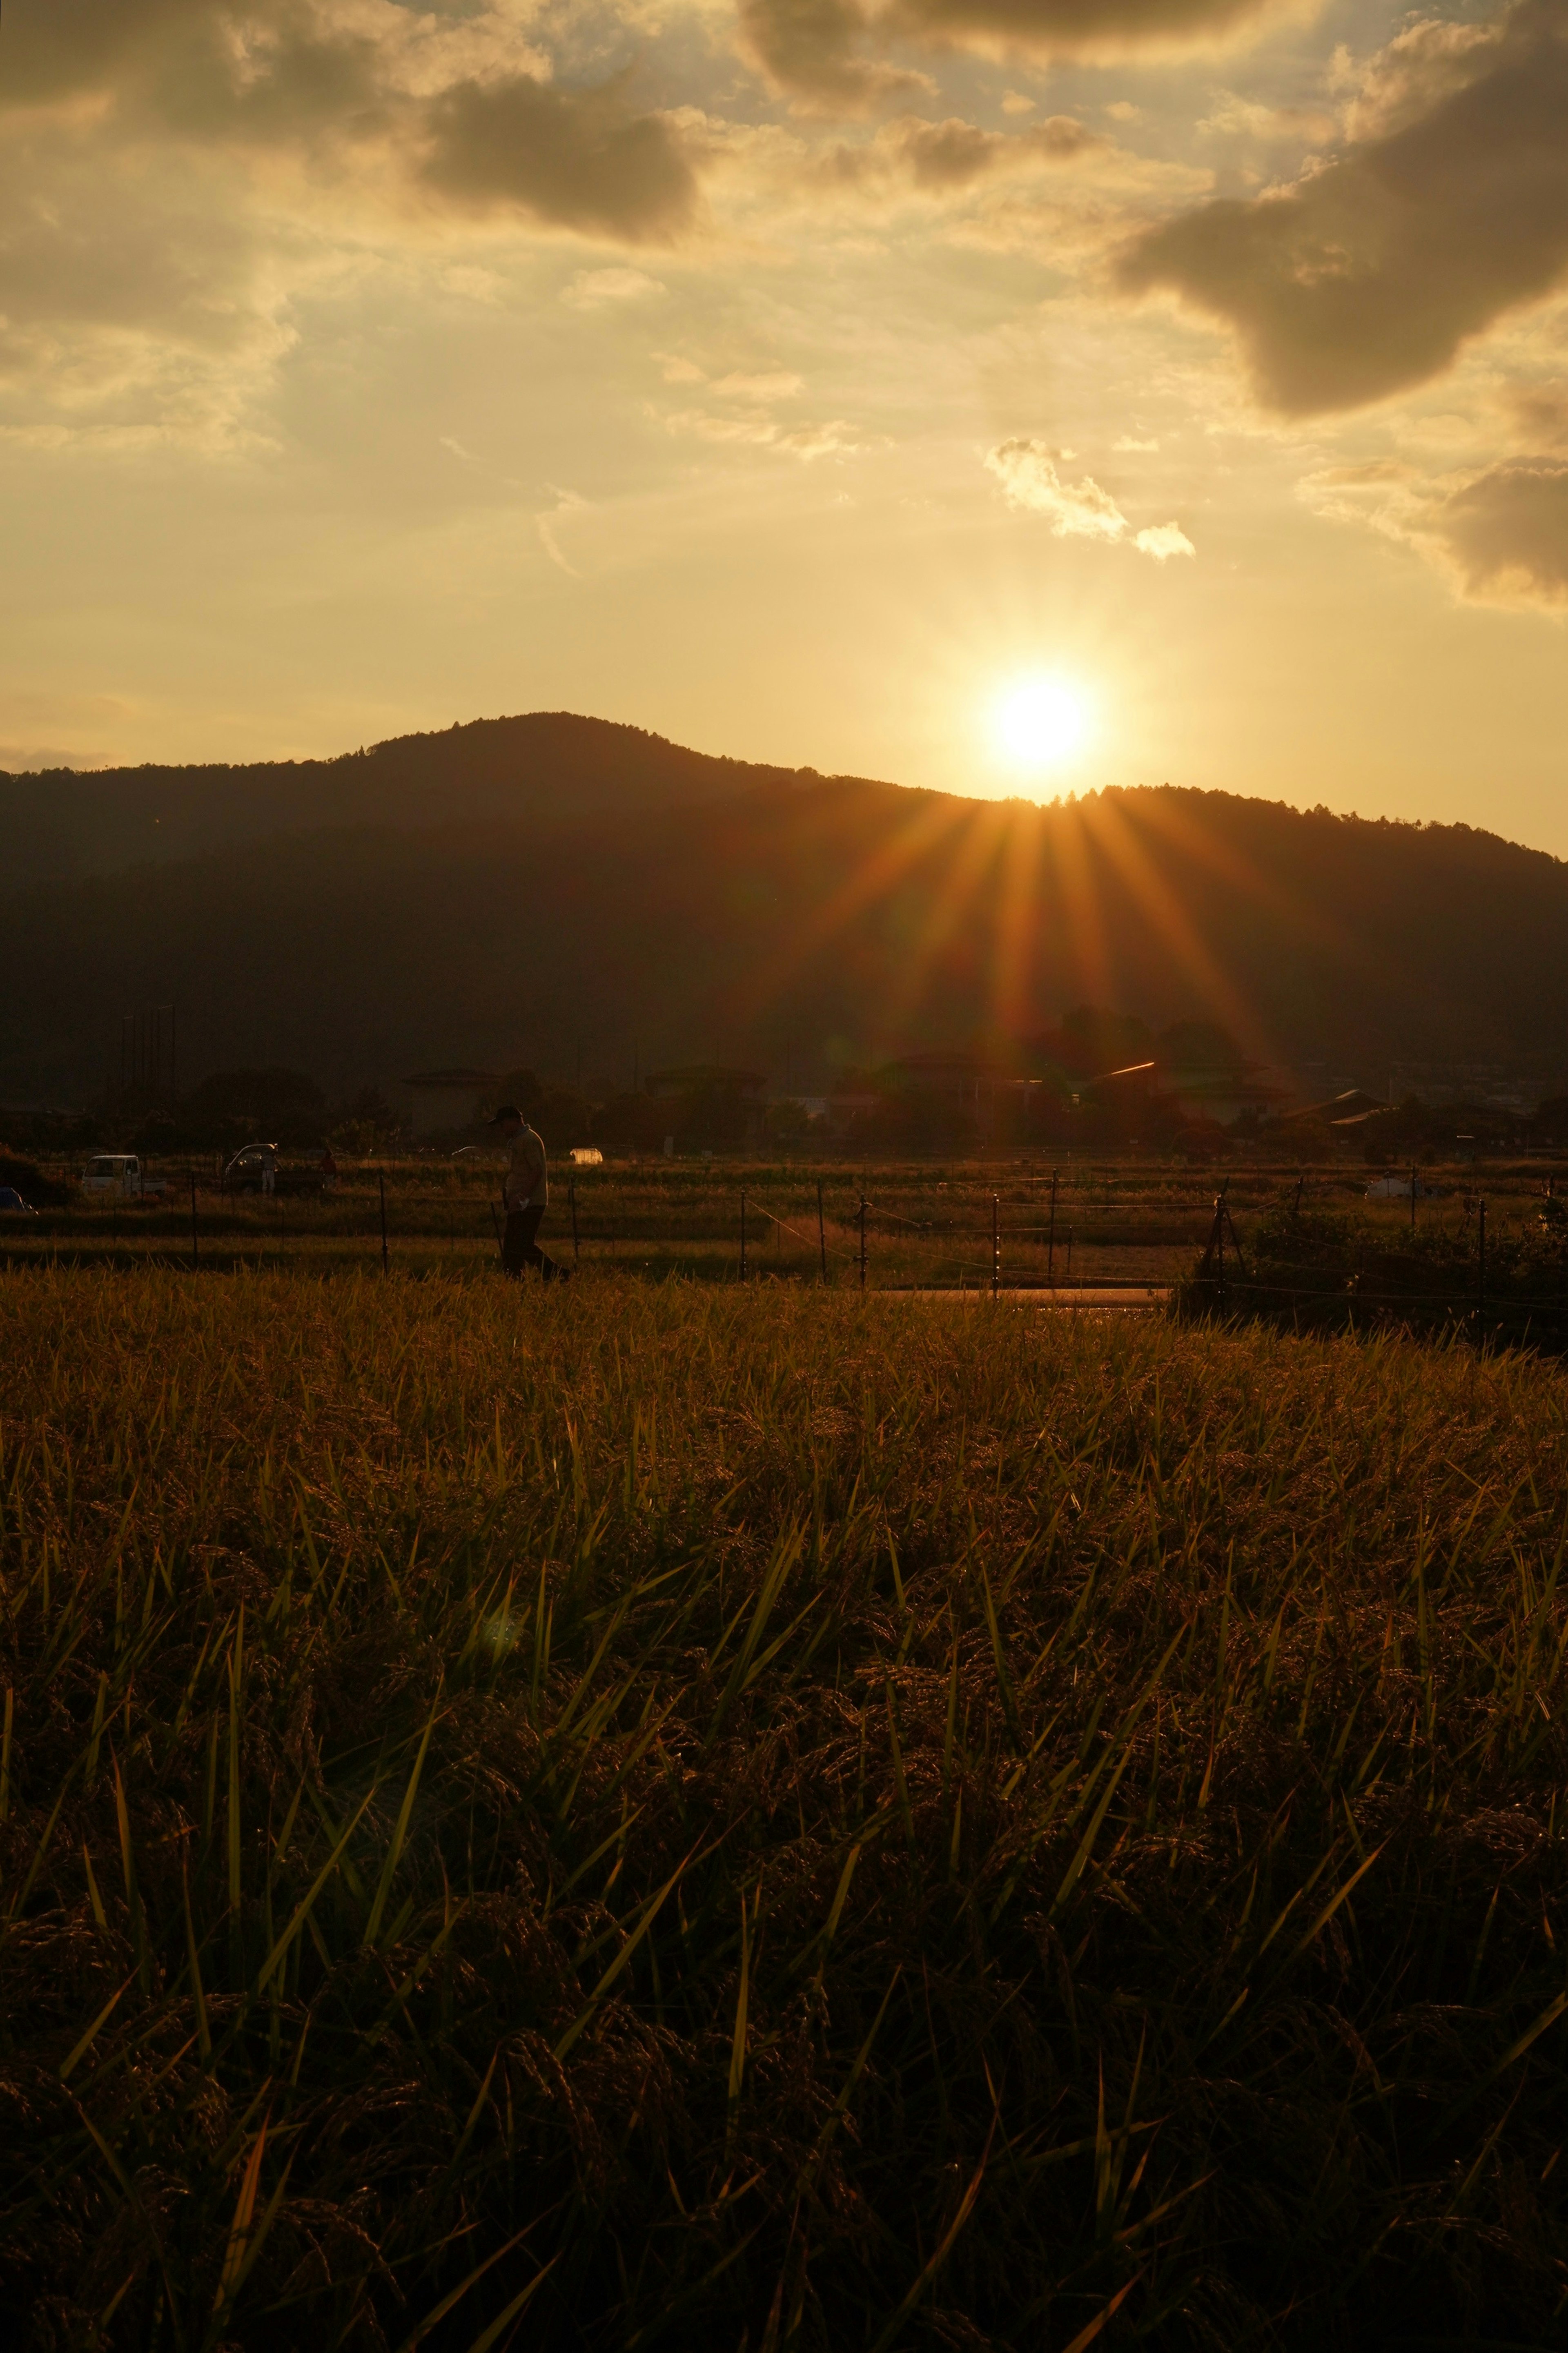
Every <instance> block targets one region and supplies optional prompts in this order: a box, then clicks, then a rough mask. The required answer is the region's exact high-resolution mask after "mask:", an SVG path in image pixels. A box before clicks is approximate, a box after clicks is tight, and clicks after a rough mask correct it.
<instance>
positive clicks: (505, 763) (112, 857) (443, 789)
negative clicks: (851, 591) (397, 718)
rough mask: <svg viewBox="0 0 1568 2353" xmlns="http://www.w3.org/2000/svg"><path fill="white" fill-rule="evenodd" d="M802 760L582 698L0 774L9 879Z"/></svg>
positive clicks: (653, 791)
mask: <svg viewBox="0 0 1568 2353" xmlns="http://www.w3.org/2000/svg"><path fill="white" fill-rule="evenodd" d="M790 773H791V772H790V771H788V770H786V769H781V768H769V767H756V766H752V765H749V764H748V763H746V762H745V761H742V760H716V759H711V758H710V757H709V756H708V755H707V754H705V753H702V752H688V751H686V750H684V749H683V748H682V746H681V745H680V744H669V743H667V742H666V741H665V739H664V738H663V736H661V735H649V734H647V733H645V732H644V730H643V729H642V728H640V727H621V726H617V725H616V724H614V723H612V722H611V721H609V720H605V719H583V718H579V717H577V716H576V715H575V713H574V712H569V711H534V712H528V713H527V714H526V715H524V716H522V717H521V718H515V719H476V720H473V721H471V722H470V723H468V725H466V726H461V727H449V728H447V730H446V731H445V732H444V733H440V734H436V735H400V736H397V737H395V738H394V740H393V741H391V742H390V743H385V744H374V745H373V746H372V747H371V748H370V749H369V750H368V751H359V752H352V753H349V754H345V755H344V757H342V759H336V760H277V761H261V762H257V763H255V764H253V765H250V766H247V767H229V766H226V765H217V764H215V765H207V766H202V767H188V768H164V767H141V768H100V769H94V770H91V771H90V772H88V773H85V774H79V773H78V772H76V771H75V770H72V769H69V768H65V769H59V770H56V771H53V772H48V773H46V774H43V775H39V776H31V775H29V776H9V775H6V774H5V773H3V772H0V843H3V844H4V850H3V857H4V867H3V871H4V875H5V881H7V882H8V883H11V884H16V883H25V882H32V881H58V880H65V879H69V878H72V877H80V876H83V875H89V874H109V873H113V872H115V871H117V870H119V869H121V868H123V867H127V866H134V865H140V864H143V863H146V862H153V863H156V864H159V865H166V864H169V863H172V862H173V861H174V860H179V859H182V858H189V857H191V856H193V855H194V854H196V853H199V852H201V851H205V850H212V849H226V848H231V847H233V846H234V845H236V844H237V843H240V842H248V841H257V840H261V839H266V838H267V837H268V836H270V835H274V834H279V833H291V832H294V831H297V830H298V829H299V828H301V827H310V828H314V827H318V826H324V825H392V826H398V827H403V828H407V827H410V826H431V825H444V824H449V823H452V822H467V823H471V822H473V821H474V820H476V819H483V818H498V819H500V820H501V821H502V822H505V823H523V822H529V821H531V820H533V819H536V818H546V819H548V820H550V821H552V822H553V821H555V820H557V819H560V818H583V817H589V816H603V815H608V814H613V813H615V812H616V811H625V810H630V809H639V808H658V807H666V806H668V804H669V803H671V802H679V801H698V800H712V799H715V798H718V797H721V795H725V794H729V793H735V792H742V791H744V790H746V789H747V788H749V787H755V786H758V785H761V784H767V783H776V782H777V781H779V779H780V778H782V777H783V776H787V775H788V774H790Z"/></svg>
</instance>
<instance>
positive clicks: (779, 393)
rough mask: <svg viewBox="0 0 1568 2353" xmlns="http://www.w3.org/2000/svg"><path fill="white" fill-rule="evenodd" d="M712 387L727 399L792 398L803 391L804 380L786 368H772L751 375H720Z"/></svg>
mask: <svg viewBox="0 0 1568 2353" xmlns="http://www.w3.org/2000/svg"><path fill="white" fill-rule="evenodd" d="M713 389H714V391H715V392H716V393H722V394H723V396H724V397H725V398H726V399H727V400H762V401H768V400H793V399H794V398H795V394H796V393H797V392H804V391H805V379H804V377H801V376H798V375H795V374H794V373H793V372H792V371H791V370H790V369H788V368H774V369H773V371H772V372H771V373H762V374H756V375H743V374H740V373H736V374H732V375H721V377H720V378H719V380H718V382H717V383H716V384H715V385H714V386H713Z"/></svg>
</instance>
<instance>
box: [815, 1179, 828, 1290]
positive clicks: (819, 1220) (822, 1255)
mask: <svg viewBox="0 0 1568 2353" xmlns="http://www.w3.org/2000/svg"><path fill="white" fill-rule="evenodd" d="M816 1251H817V1256H818V1258H819V1259H820V1261H821V1263H822V1280H823V1281H824V1282H826V1280H827V1226H826V1220H825V1219H824V1217H823V1214H822V1179H821V1177H820V1176H819V1177H818V1178H817V1180H816Z"/></svg>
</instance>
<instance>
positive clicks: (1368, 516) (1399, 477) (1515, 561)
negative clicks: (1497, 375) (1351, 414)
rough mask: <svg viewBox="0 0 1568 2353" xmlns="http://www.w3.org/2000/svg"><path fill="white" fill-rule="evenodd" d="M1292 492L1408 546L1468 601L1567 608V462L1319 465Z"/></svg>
mask: <svg viewBox="0 0 1568 2353" xmlns="http://www.w3.org/2000/svg"><path fill="white" fill-rule="evenodd" d="M1299 489H1300V495H1301V497H1302V498H1303V499H1304V500H1305V501H1306V503H1307V504H1308V505H1309V506H1310V507H1311V508H1312V510H1313V511H1314V512H1316V513H1318V514H1320V515H1321V516H1322V517H1324V519H1325V520H1326V521H1328V522H1349V523H1359V524H1361V525H1362V526H1363V527H1364V528H1366V529H1370V530H1372V531H1375V532H1378V533H1382V534H1383V535H1384V537H1385V538H1388V539H1393V540H1396V541H1398V542H1400V543H1402V544H1404V545H1405V546H1407V547H1409V548H1412V549H1414V550H1415V553H1416V554H1419V555H1421V556H1423V557H1424V558H1425V559H1426V562H1427V563H1428V564H1430V565H1434V566H1435V567H1436V569H1437V570H1438V571H1439V572H1441V573H1442V574H1443V575H1445V577H1446V578H1447V580H1448V581H1449V582H1450V584H1451V585H1452V586H1453V587H1454V588H1455V589H1456V590H1457V592H1458V595H1459V596H1462V597H1463V598H1464V599H1465V600H1466V601H1467V602H1468V603H1469V604H1478V605H1504V606H1510V607H1520V606H1533V607H1538V608H1544V609H1546V610H1549V611H1555V610H1561V609H1562V608H1563V607H1564V606H1565V605H1568V459H1565V458H1561V457H1551V456H1533V457H1528V458H1516V459H1504V460H1503V461H1502V462H1501V463H1500V464H1497V465H1492V466H1488V467H1486V468H1484V469H1482V470H1479V471H1478V472H1474V473H1470V474H1468V475H1466V474H1448V475H1444V476H1441V477H1438V478H1436V479H1432V478H1429V477H1427V476H1425V475H1423V474H1422V473H1421V472H1420V471H1419V470H1418V469H1417V468H1415V467H1414V466H1411V465H1408V464H1406V463H1405V462H1404V461H1403V460H1402V459H1394V458H1384V459H1371V460H1369V461H1368V462H1366V463H1364V464H1362V465H1345V466H1329V467H1324V468H1323V469H1321V470H1320V471H1319V472H1317V473H1313V474H1309V475H1307V476H1306V478H1305V479H1304V480H1302V481H1301V482H1300V485H1299Z"/></svg>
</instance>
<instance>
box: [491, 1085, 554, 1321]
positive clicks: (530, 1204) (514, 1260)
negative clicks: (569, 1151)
mask: <svg viewBox="0 0 1568 2353" xmlns="http://www.w3.org/2000/svg"><path fill="white" fill-rule="evenodd" d="M490 1125H491V1126H492V1127H493V1128H494V1129H495V1130H496V1132H497V1134H499V1135H500V1138H501V1141H502V1142H503V1143H504V1144H506V1145H510V1155H509V1157H508V1160H507V1166H506V1176H505V1178H504V1180H503V1182H502V1185H501V1199H502V1201H503V1203H504V1204H505V1208H506V1233H505V1235H504V1237H503V1238H502V1241H501V1246H500V1262H501V1268H502V1271H503V1272H505V1273H507V1274H510V1275H511V1276H512V1277H513V1278H514V1280H516V1279H521V1274H522V1271H523V1269H524V1267H527V1266H536V1267H537V1268H538V1269H539V1271H540V1273H541V1274H542V1276H543V1278H544V1280H545V1282H554V1281H555V1279H556V1278H557V1276H559V1277H560V1279H561V1281H562V1282H564V1281H565V1280H566V1278H567V1276H568V1274H569V1273H570V1272H571V1269H570V1268H569V1267H564V1266H558V1265H557V1264H556V1262H555V1261H554V1260H553V1259H552V1258H551V1257H549V1256H548V1255H547V1254H546V1253H545V1252H544V1251H543V1250H541V1249H540V1247H539V1240H538V1236H539V1228H540V1222H541V1220H542V1218H543V1216H544V1212H545V1208H546V1207H547V1206H548V1204H549V1200H550V1172H549V1168H548V1166H547V1164H546V1161H545V1156H544V1139H543V1137H542V1135H541V1134H539V1133H538V1132H537V1130H536V1129H534V1128H531V1127H530V1125H529V1124H528V1122H527V1120H525V1119H524V1117H523V1115H522V1113H521V1112H520V1111H519V1109H518V1107H517V1105H516V1104H515V1103H502V1105H501V1107H500V1111H498V1112H497V1113H496V1115H495V1117H494V1118H493V1119H492V1120H491V1122H490Z"/></svg>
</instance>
